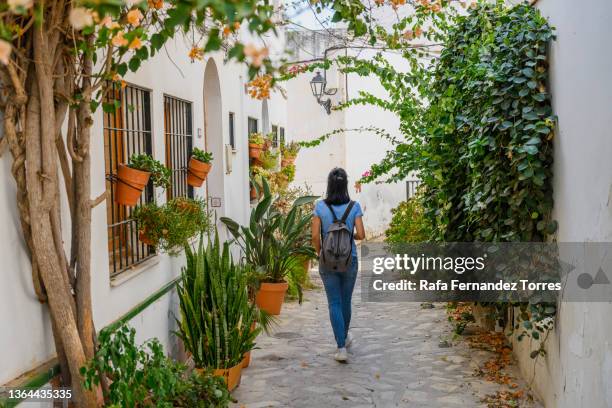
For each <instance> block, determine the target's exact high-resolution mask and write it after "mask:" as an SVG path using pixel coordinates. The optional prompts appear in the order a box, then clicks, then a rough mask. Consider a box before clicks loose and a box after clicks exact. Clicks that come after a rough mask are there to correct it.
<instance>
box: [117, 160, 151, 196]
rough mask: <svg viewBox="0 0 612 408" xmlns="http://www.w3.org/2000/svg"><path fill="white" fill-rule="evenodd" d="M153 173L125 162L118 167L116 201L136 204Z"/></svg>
mask: <svg viewBox="0 0 612 408" xmlns="http://www.w3.org/2000/svg"><path fill="white" fill-rule="evenodd" d="M150 176H151V173H149V172H148V171H142V170H136V169H133V168H131V167H128V166H126V165H125V164H120V165H119V168H118V169H117V183H116V185H115V202H116V203H118V204H123V205H129V206H132V205H136V203H137V202H138V199H139V198H140V195H141V194H142V190H144V188H145V186H146V185H147V183H148V182H149V177H150Z"/></svg>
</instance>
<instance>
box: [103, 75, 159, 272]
mask: <svg viewBox="0 0 612 408" xmlns="http://www.w3.org/2000/svg"><path fill="white" fill-rule="evenodd" d="M109 86H110V87H111V88H110V89H107V92H106V95H105V102H107V103H112V102H113V101H115V100H116V101H119V102H120V106H119V107H118V108H117V109H116V110H115V111H114V112H104V121H103V123H104V125H103V129H104V159H105V167H106V180H107V181H106V190H107V191H108V192H109V194H108V195H107V199H106V204H107V205H106V209H107V210H106V211H107V224H108V250H109V261H110V265H109V267H110V274H111V277H113V276H115V275H117V274H119V273H121V272H123V271H125V270H127V269H129V268H131V267H133V266H135V265H137V264H139V263H141V262H143V261H145V260H146V259H148V258H150V257H152V256H153V255H155V249H154V248H153V247H150V246H148V245H145V244H143V243H142V242H141V241H140V240H139V239H138V225H137V224H136V221H134V220H133V219H132V218H131V215H132V211H133V208H131V207H126V206H124V205H119V204H117V203H115V200H114V189H113V186H112V184H111V181H110V180H112V179H113V178H114V176H116V174H117V167H118V165H119V164H126V163H127V162H128V160H129V158H130V156H131V155H132V154H139V153H146V154H149V155H151V154H152V153H153V146H152V138H151V93H150V92H149V91H147V90H145V89H142V88H138V87H136V86H126V87H124V88H122V87H121V86H117V85H114V84H113V85H109ZM153 200H154V190H153V184H152V182H151V181H149V184H148V185H147V186H146V187H145V189H144V191H143V193H142V195H141V197H140V200H139V204H145V203H149V202H152V201H153Z"/></svg>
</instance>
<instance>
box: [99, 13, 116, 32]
mask: <svg viewBox="0 0 612 408" xmlns="http://www.w3.org/2000/svg"><path fill="white" fill-rule="evenodd" d="M100 25H101V26H104V27H106V28H108V29H109V30H114V29H115V28H119V23H117V22H116V21H113V19H112V18H111V16H106V17H104V18H103V19H102V20H101V21H100Z"/></svg>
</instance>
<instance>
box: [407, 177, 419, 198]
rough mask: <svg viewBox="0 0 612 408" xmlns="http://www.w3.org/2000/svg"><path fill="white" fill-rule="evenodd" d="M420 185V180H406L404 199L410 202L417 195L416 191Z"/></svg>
mask: <svg viewBox="0 0 612 408" xmlns="http://www.w3.org/2000/svg"><path fill="white" fill-rule="evenodd" d="M420 184H421V180H407V181H406V199H407V200H410V199H411V198H412V197H414V196H415V195H416V193H417V189H418V187H419V185H420Z"/></svg>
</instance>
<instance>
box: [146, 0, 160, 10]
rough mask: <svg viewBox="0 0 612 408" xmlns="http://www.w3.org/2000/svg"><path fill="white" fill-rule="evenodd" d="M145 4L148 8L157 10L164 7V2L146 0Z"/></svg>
mask: <svg viewBox="0 0 612 408" xmlns="http://www.w3.org/2000/svg"><path fill="white" fill-rule="evenodd" d="M147 4H148V5H149V7H150V8H154V9H156V10H159V9H161V8H162V7H164V0H147Z"/></svg>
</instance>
